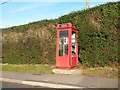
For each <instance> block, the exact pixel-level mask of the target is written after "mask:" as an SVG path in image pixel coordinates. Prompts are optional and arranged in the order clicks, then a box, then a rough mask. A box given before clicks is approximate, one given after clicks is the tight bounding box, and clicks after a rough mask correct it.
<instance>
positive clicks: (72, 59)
mask: <svg viewBox="0 0 120 90" xmlns="http://www.w3.org/2000/svg"><path fill="white" fill-rule="evenodd" d="M62 30H68V55H66V54H65V55H63V56H59V32H60V31H62ZM72 31H74V32H75V33H76V35H77V34H78V30H77V29H76V28H75V27H74V26H73V24H71V23H64V24H58V25H57V38H56V68H58V69H72V68H74V67H76V66H77V65H78V41H77V39H76V54H75V55H73V54H72Z"/></svg>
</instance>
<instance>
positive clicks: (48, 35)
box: [3, 2, 120, 67]
mask: <svg viewBox="0 0 120 90" xmlns="http://www.w3.org/2000/svg"><path fill="white" fill-rule="evenodd" d="M118 6H119V2H114V3H107V4H104V5H101V6H97V7H94V8H90V9H88V10H83V11H75V12H72V13H70V14H67V15H64V16H61V17H59V18H58V19H55V20H42V21H38V22H33V23H29V24H27V25H22V26H14V27H10V28H6V29H4V30H3V63H16V64H19V63H39V64H41V63H47V64H48V63H49V64H50V63H51V64H54V63H55V47H56V25H57V24H58V23H66V22H71V23H73V24H74V25H75V26H76V28H77V29H78V30H79V32H78V33H79V35H78V36H79V39H78V42H79V48H80V54H79V57H80V61H81V63H82V64H83V65H84V66H87V67H91V66H92V67H96V66H106V65H111V64H117V62H118V48H119V46H118V37H119V34H118V28H119V25H118V24H119V23H118V19H119V13H120V11H119V7H118Z"/></svg>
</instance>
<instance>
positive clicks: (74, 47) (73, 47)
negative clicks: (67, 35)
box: [72, 31, 76, 54]
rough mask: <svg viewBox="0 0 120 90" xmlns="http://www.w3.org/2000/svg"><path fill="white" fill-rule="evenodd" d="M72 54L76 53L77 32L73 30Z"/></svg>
mask: <svg viewBox="0 0 120 90" xmlns="http://www.w3.org/2000/svg"><path fill="white" fill-rule="evenodd" d="M72 54H76V33H75V32H73V31H72Z"/></svg>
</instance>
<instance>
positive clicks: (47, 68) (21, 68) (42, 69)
mask: <svg viewBox="0 0 120 90" xmlns="http://www.w3.org/2000/svg"><path fill="white" fill-rule="evenodd" d="M52 69H53V65H47V64H45V65H10V64H8V65H2V71H14V72H24V73H32V74H52Z"/></svg>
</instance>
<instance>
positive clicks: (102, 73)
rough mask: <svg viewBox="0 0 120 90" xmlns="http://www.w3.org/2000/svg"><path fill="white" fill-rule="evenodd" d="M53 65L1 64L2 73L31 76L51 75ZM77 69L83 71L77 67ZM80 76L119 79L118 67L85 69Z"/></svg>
mask: <svg viewBox="0 0 120 90" xmlns="http://www.w3.org/2000/svg"><path fill="white" fill-rule="evenodd" d="M53 68H55V65H50V64H38V65H36V64H35V65H14V64H3V65H2V70H3V71H14V72H23V73H32V74H52V69H53ZM77 69H83V68H82V67H80V66H78V68H77ZM82 75H85V76H93V77H94V76H98V77H108V78H118V76H119V78H120V75H118V67H97V68H86V69H83V71H82Z"/></svg>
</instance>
